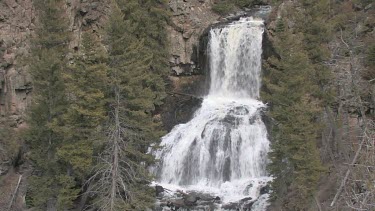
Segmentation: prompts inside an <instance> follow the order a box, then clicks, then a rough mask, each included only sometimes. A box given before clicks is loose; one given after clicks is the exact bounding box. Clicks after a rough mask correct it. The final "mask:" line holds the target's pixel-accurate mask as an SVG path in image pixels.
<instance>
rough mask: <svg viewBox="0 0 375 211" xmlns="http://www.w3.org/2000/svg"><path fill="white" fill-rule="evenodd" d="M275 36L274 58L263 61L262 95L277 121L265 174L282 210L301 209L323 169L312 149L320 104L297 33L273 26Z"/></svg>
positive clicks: (312, 70)
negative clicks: (271, 176) (269, 160)
mask: <svg viewBox="0 0 375 211" xmlns="http://www.w3.org/2000/svg"><path fill="white" fill-rule="evenodd" d="M279 21H280V22H279V23H278V25H284V24H283V23H282V22H283V20H279ZM276 37H277V40H276V41H275V43H274V44H275V47H276V49H277V52H278V54H279V56H280V59H277V58H270V59H269V60H268V61H267V63H266V64H267V65H266V67H265V68H266V70H265V72H266V74H265V76H264V90H265V91H264V92H263V93H262V96H263V98H264V99H265V100H266V101H268V102H269V103H270V104H271V110H270V116H271V117H272V118H273V119H275V121H276V122H277V124H276V125H275V126H274V127H273V130H272V131H271V135H272V138H273V143H272V145H271V148H272V150H271V152H270V155H269V156H270V159H271V163H270V165H269V170H270V173H271V174H272V175H273V176H274V177H275V179H274V180H273V182H272V184H271V185H272V188H273V193H272V196H273V199H274V200H277V201H278V202H279V203H281V204H282V206H283V207H284V208H285V209H286V210H304V209H305V208H306V205H307V204H309V202H310V200H311V198H312V194H313V193H314V191H315V190H316V186H317V182H318V180H319V176H320V173H321V172H322V171H323V170H324V169H323V167H322V165H321V163H320V158H319V152H318V149H317V147H316V140H317V139H318V131H319V128H320V125H319V123H318V122H317V121H316V119H317V117H318V115H319V112H320V106H319V102H320V101H319V99H317V98H315V97H314V95H313V93H315V92H316V89H317V85H316V84H315V83H314V81H312V80H310V78H311V77H312V76H313V75H314V74H315V69H314V65H313V64H312V63H311V61H310V59H309V56H308V53H307V52H306V51H305V50H304V49H303V35H302V34H299V33H295V34H293V33H292V31H291V30H290V29H286V28H285V27H279V30H278V31H277V35H276Z"/></svg>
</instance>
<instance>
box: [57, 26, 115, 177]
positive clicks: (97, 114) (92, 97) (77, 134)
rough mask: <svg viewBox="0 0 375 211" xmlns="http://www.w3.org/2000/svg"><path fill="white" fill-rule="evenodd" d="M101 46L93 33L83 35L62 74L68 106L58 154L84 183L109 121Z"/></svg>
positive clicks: (102, 49)
mask: <svg viewBox="0 0 375 211" xmlns="http://www.w3.org/2000/svg"><path fill="white" fill-rule="evenodd" d="M100 46H101V45H100V42H99V40H98V38H97V37H95V35H94V34H92V33H90V32H84V33H83V36H82V47H81V50H80V52H79V53H77V55H76V56H75V58H74V59H73V61H72V64H71V65H70V66H69V68H68V70H67V71H66V72H65V73H64V75H63V78H64V81H65V85H66V95H67V101H68V104H69V105H68V106H67V110H66V112H65V113H64V114H63V116H62V119H63V122H64V126H63V127H61V128H60V132H61V133H62V134H63V136H64V144H63V145H62V146H61V147H59V148H58V150H57V155H58V157H59V160H60V161H61V162H62V163H65V164H66V165H67V166H68V169H70V170H71V171H72V173H71V174H72V175H74V177H75V179H76V180H78V181H81V183H82V182H83V181H84V178H86V177H87V176H88V174H89V172H90V170H91V167H92V161H93V159H92V157H93V151H94V146H95V145H98V144H99V141H100V139H101V136H102V135H101V132H102V131H101V127H102V126H103V123H104V121H105V119H106V111H105V103H106V99H105V92H106V86H107V83H108V79H107V71H108V68H107V66H106V60H107V58H106V52H105V49H104V48H101V47H100Z"/></svg>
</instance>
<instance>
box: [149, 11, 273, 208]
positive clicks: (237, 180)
mask: <svg viewBox="0 0 375 211" xmlns="http://www.w3.org/2000/svg"><path fill="white" fill-rule="evenodd" d="M263 30H264V25H263V21H261V20H255V19H253V18H242V19H240V20H239V21H236V22H233V23H231V24H229V25H226V26H224V27H221V28H213V29H211V31H210V41H209V47H208V52H209V64H210V80H211V81H210V90H209V94H208V95H207V96H206V97H205V98H204V100H203V102H202V106H201V108H200V109H199V110H198V111H197V112H196V113H195V115H194V117H193V118H192V119H191V120H190V121H189V122H188V123H186V124H180V125H177V126H175V127H174V128H173V130H172V131H171V132H170V133H169V134H167V135H166V136H164V137H163V138H162V143H161V146H162V147H163V148H162V149H161V150H160V151H157V152H156V153H155V155H156V157H157V159H160V164H159V166H158V167H156V168H155V170H154V171H155V174H156V176H157V181H156V183H158V184H160V185H161V186H163V187H166V188H168V189H169V190H183V191H187V192H188V191H195V192H204V193H209V194H211V195H213V196H219V197H220V199H221V201H222V203H223V204H225V203H231V202H238V201H241V200H242V199H244V198H248V199H249V198H250V197H251V201H252V205H251V206H252V210H259V211H263V210H265V209H266V206H267V202H266V201H267V197H268V194H261V192H262V191H261V188H262V187H264V186H265V185H266V183H267V182H268V181H270V179H271V178H270V177H269V176H268V174H267V172H266V164H267V152H268V151H269V141H268V139H267V131H266V127H265V125H264V123H263V122H262V119H261V114H260V111H261V110H262V109H263V108H264V104H263V103H262V102H260V101H258V100H257V99H258V98H259V89H260V83H261V81H260V72H261V54H262V36H263Z"/></svg>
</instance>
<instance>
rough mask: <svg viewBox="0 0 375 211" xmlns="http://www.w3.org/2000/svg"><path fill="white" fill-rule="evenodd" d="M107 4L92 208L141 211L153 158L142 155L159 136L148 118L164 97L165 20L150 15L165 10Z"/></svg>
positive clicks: (126, 1) (124, 0)
mask: <svg viewBox="0 0 375 211" xmlns="http://www.w3.org/2000/svg"><path fill="white" fill-rule="evenodd" d="M111 6H112V13H111V16H110V19H109V22H108V28H107V31H106V33H107V34H106V43H107V45H108V55H109V60H108V66H109V72H108V77H109V88H110V89H109V92H108V107H107V113H108V115H109V119H108V124H107V126H106V128H105V131H106V132H105V134H106V136H107V138H106V144H105V146H104V150H103V152H102V153H101V155H100V159H99V160H98V164H97V168H96V171H95V172H96V173H95V174H94V176H93V177H92V178H91V184H92V187H93V188H92V192H93V193H96V194H95V197H94V198H95V199H94V201H93V205H94V206H97V207H98V208H99V209H100V210H111V211H112V210H146V209H147V208H149V207H151V206H152V205H153V201H154V193H153V190H152V188H150V187H149V183H150V181H151V177H150V175H149V173H148V171H147V166H148V165H149V164H151V163H153V162H154V158H153V157H152V156H151V155H150V154H147V151H148V148H149V147H150V146H151V145H152V144H154V143H157V140H158V139H159V138H160V136H161V135H162V133H163V131H162V130H161V127H160V126H161V125H160V122H157V121H155V120H154V119H153V113H154V112H155V109H156V106H158V105H160V104H161V100H162V99H163V97H164V96H165V93H164V82H163V76H165V75H166V64H167V63H166V61H167V54H165V53H164V52H166V49H165V47H166V46H165V41H164V39H165V37H162V36H161V35H163V36H164V34H165V32H164V28H163V27H162V26H163V25H162V22H163V21H165V19H164V20H163V19H160V17H159V18H158V17H156V16H154V15H155V14H158V12H155V11H160V12H164V11H163V5H162V4H160V3H156V2H154V1H133V0H117V1H112V5H111ZM129 8H132V10H131V12H127V11H128V10H129ZM146 11H149V12H146ZM155 19H157V20H155ZM158 21H161V22H160V23H158ZM154 24H159V25H160V26H159V25H154ZM155 27H156V28H155Z"/></svg>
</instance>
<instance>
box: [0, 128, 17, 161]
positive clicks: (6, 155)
mask: <svg viewBox="0 0 375 211" xmlns="http://www.w3.org/2000/svg"><path fill="white" fill-rule="evenodd" d="M0 124H1V125H4V126H3V127H1V128H0V162H1V161H8V160H14V159H15V158H16V156H17V154H18V151H19V148H20V142H19V140H18V139H19V137H18V133H17V132H16V131H15V130H14V129H13V128H11V127H10V126H9V125H8V124H7V123H6V122H0Z"/></svg>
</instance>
